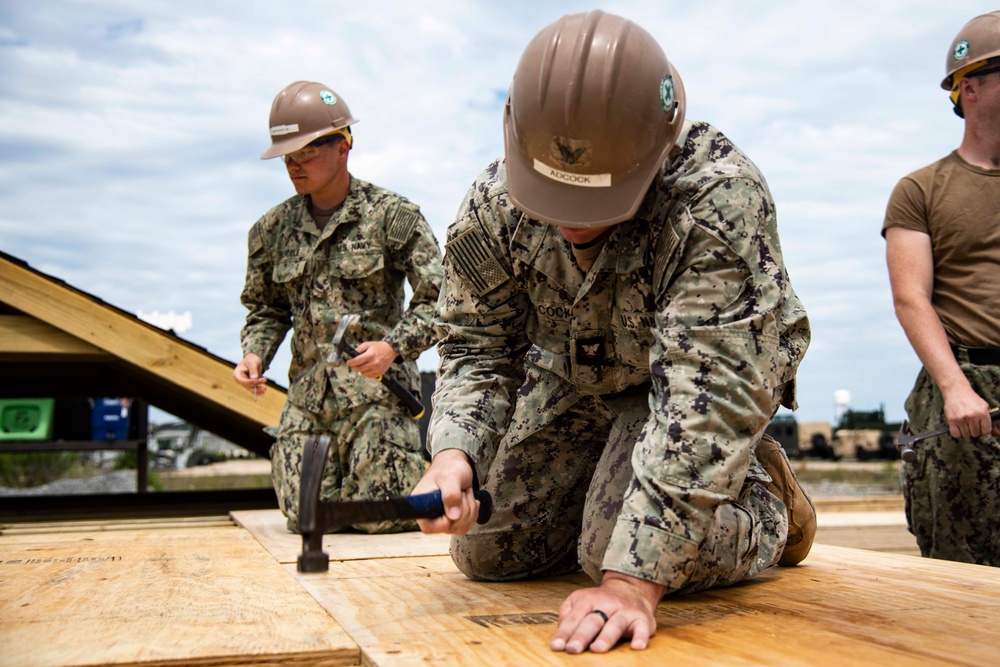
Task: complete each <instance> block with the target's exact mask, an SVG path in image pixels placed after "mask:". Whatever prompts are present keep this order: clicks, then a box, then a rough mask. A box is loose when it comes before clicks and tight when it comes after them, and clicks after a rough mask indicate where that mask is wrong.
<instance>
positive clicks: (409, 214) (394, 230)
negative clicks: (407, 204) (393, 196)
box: [389, 206, 420, 243]
mask: <svg viewBox="0 0 1000 667" xmlns="http://www.w3.org/2000/svg"><path fill="white" fill-rule="evenodd" d="M418 220H420V214H419V213H417V212H416V211H412V210H410V209H408V208H404V207H402V206H400V207H399V208H398V209H396V215H395V217H394V218H393V219H392V222H390V223H389V240H390V241H393V242H395V243H406V242H407V241H408V240H409V238H410V234H412V233H413V228H414V227H416V226H417V221H418Z"/></svg>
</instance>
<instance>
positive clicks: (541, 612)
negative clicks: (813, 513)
mask: <svg viewBox="0 0 1000 667" xmlns="http://www.w3.org/2000/svg"><path fill="white" fill-rule="evenodd" d="M389 539H392V538H389ZM285 567H286V569H288V571H289V572H290V573H291V574H292V576H294V577H296V578H297V579H298V580H299V581H300V582H301V583H302V585H303V586H304V587H305V588H306V589H307V590H308V591H309V592H310V593H312V595H313V596H314V597H315V598H316V599H317V600H319V601H320V603H321V604H322V605H323V606H324V607H325V608H326V609H327V610H328V611H329V612H330V614H331V615H333V616H334V617H335V618H336V619H337V621H338V622H339V623H340V624H341V626H343V628H344V629H345V630H346V631H347V632H348V634H350V635H351V637H352V638H353V639H354V640H355V641H356V642H357V643H358V645H359V646H360V648H361V652H362V659H363V661H364V664H365V665H372V666H377V667H389V666H393V667H395V666H405V665H459V664H461V665H477V666H479V665H483V666H489V665H497V666H501V665H503V666H506V665H570V664H572V665H597V664H600V665H605V666H607V665H660V664H662V665H670V664H674V665H706V664H707V665H811V666H819V667H823V666H830V667H834V666H836V667H840V666H841V665H894V666H896V665H902V666H911V665H912V666H914V667H916V666H917V665H920V666H926V665H969V666H973V665H975V666H976V667H978V666H980V665H997V664H1000V629H998V628H997V623H996V619H997V618H1000V569H997V568H989V567H984V566H976V565H967V564H961V563H950V562H946V561H936V560H930V559H922V558H915V557H912V556H899V555H895V554H881V553H874V552H870V551H862V550H858V549H847V548H842V547H833V546H826V545H818V546H816V547H814V549H813V552H812V553H811V554H810V556H809V558H808V559H807V560H806V561H805V562H804V564H802V565H800V566H798V567H794V568H772V569H770V570H768V571H767V572H766V573H764V574H763V575H761V576H759V577H757V578H756V579H755V580H753V581H750V582H745V583H743V584H741V585H738V586H733V587H730V588H726V589H717V590H713V591H709V592H707V593H701V594H696V595H689V596H678V597H675V598H670V599H669V600H668V601H665V602H663V603H661V604H660V606H659V609H658V613H657V620H658V624H659V630H658V631H657V633H656V635H655V636H654V637H653V639H652V641H651V644H650V647H649V648H648V649H647V650H646V651H642V652H634V651H632V650H631V649H630V648H629V647H628V646H627V645H624V644H623V645H620V646H618V647H616V648H615V649H614V650H613V651H612V652H611V653H610V654H607V655H603V656H600V655H593V654H585V655H579V656H568V655H565V654H561V653H554V652H552V651H551V650H549V648H548V644H549V640H550V638H551V636H552V633H553V632H554V631H555V627H556V625H555V622H556V617H557V616H556V614H557V611H558V608H559V605H560V603H561V602H562V601H563V599H564V598H565V597H566V596H567V595H568V594H569V593H570V592H571V591H572V590H574V589H575V588H577V587H579V586H582V585H587V580H586V579H585V578H584V577H583V576H582V575H576V576H572V577H566V578H559V579H549V580H541V581H534V582H524V583H507V584H495V583H494V584H491V583H477V582H473V581H469V580H468V579H466V578H465V577H464V576H463V575H461V574H460V573H459V572H458V571H457V570H456V569H455V567H454V565H453V564H452V562H451V560H450V558H448V557H443V556H433V557H415V558H393V559H383V560H350V561H339V562H333V563H331V566H330V571H329V572H328V573H325V574H307V575H303V574H298V573H297V572H295V566H294V565H286V566H285Z"/></svg>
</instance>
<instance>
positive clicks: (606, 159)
mask: <svg viewBox="0 0 1000 667" xmlns="http://www.w3.org/2000/svg"><path fill="white" fill-rule="evenodd" d="M684 110H685V100H684V85H683V84H682V83H681V78H680V76H679V75H678V74H677V71H676V70H675V69H674V68H673V66H672V65H671V64H670V63H669V62H668V61H667V57H666V56H665V55H664V53H663V50H662V49H661V48H660V46H659V45H658V44H657V43H656V40H655V39H653V37H652V35H650V34H649V33H648V32H646V31H645V30H644V29H642V28H641V27H639V26H638V25H636V24H635V23H633V22H631V21H628V20H626V19H623V18H621V17H618V16H614V15H612V14H605V13H604V12H601V11H592V12H589V13H581V14H570V15H567V16H563V17H562V18H560V19H559V20H557V21H556V22H555V23H552V24H551V25H549V26H547V27H546V28H544V29H543V30H542V31H541V32H540V33H538V35H536V36H535V38H534V39H533V40H532V41H531V43H529V44H528V47H527V48H526V49H525V51H524V53H523V54H522V56H521V60H520V62H519V63H518V65H517V69H516V71H515V73H514V80H513V83H512V84H511V87H510V92H509V94H508V97H507V107H506V110H505V113H504V147H505V153H506V168H507V186H508V191H509V194H510V198H511V201H512V202H513V203H514V205H515V206H517V208H519V209H521V210H522V211H524V212H525V213H527V214H528V215H530V216H531V217H533V218H535V219H538V220H542V221H544V222H548V223H550V224H554V225H559V226H562V227H601V226H606V225H611V224H615V223H617V222H622V221H623V220H628V219H629V218H632V217H633V216H634V215H635V212H636V210H638V208H639V205H640V204H641V203H642V199H643V197H644V196H645V194H646V191H647V190H648V189H649V184H650V183H651V182H652V180H653V178H654V177H655V176H656V174H657V173H658V171H659V170H660V168H661V166H662V165H663V162H664V161H665V160H666V158H667V156H668V154H669V153H670V149H671V147H672V146H673V144H674V142H675V141H677V137H678V136H679V135H680V132H681V126H682V125H683V123H684Z"/></svg>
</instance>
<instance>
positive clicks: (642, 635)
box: [616, 618, 654, 651]
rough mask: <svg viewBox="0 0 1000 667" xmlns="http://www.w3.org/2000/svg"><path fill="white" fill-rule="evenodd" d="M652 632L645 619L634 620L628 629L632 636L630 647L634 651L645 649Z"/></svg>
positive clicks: (652, 629)
mask: <svg viewBox="0 0 1000 667" xmlns="http://www.w3.org/2000/svg"><path fill="white" fill-rule="evenodd" d="M653 632H654V628H652V627H650V625H649V621H648V620H647V619H645V618H637V619H636V620H634V621H633V622H632V627H631V628H630V634H631V635H632V643H631V644H630V645H631V647H632V648H633V649H634V650H636V651H642V650H643V649H645V648H646V647H647V646H649V638H650V637H652V636H653ZM616 641H617V640H616Z"/></svg>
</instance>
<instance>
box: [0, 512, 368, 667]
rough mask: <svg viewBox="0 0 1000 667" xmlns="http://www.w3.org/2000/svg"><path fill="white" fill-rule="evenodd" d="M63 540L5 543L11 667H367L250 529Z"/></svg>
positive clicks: (0, 623) (3, 626)
mask: <svg viewBox="0 0 1000 667" xmlns="http://www.w3.org/2000/svg"><path fill="white" fill-rule="evenodd" d="M77 527H78V526H73V528H77ZM54 531H55V532H52V533H47V534H46V533H41V532H37V531H36V532H32V533H21V534H14V535H4V536H2V537H0V581H2V585H0V663H2V664H3V665H4V666H5V667H21V666H24V667H46V666H48V665H53V666H55V665H58V666H78V665H79V666H82V665H88V666H97V665H115V666H116V667H122V666H124V665H144V666H145V665H195V666H198V665H222V664H226V665H241V664H247V665H277V664H281V665H305V664H309V665H314V664H315V665H356V664H359V660H360V655H359V651H358V648H357V645H356V644H355V643H354V642H353V641H352V640H351V639H350V638H349V637H348V636H347V635H346V633H345V632H344V631H343V629H341V628H340V626H338V625H337V623H336V622H335V621H334V620H333V619H332V618H331V617H330V616H329V615H328V614H327V613H326V612H325V611H324V610H323V609H322V608H321V607H320V606H319V605H318V604H317V603H316V601H315V600H314V599H313V598H311V597H310V596H309V595H308V594H307V593H306V592H305V591H303V590H302V588H301V587H300V586H299V585H298V584H297V583H296V582H295V580H294V579H293V578H292V577H290V576H289V575H288V574H287V572H285V571H284V569H283V568H282V567H281V566H280V565H279V564H278V563H276V562H275V561H274V559H273V558H272V557H271V556H270V555H268V554H267V552H266V551H264V549H263V548H261V546H260V545H259V544H258V543H257V541H256V540H254V538H253V537H252V536H251V535H249V534H247V533H246V531H244V530H242V529H240V528H238V527H235V526H232V525H230V526H229V527H222V526H208V527H205V526H202V527H190V528H183V527H176V528H173V529H171V530H155V529H136V530H125V529H118V530H103V531H92V532H85V531H80V530H71V531H69V532H60V529H59V528H58V527H55V528H54Z"/></svg>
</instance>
